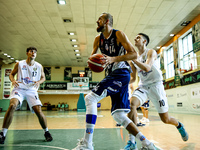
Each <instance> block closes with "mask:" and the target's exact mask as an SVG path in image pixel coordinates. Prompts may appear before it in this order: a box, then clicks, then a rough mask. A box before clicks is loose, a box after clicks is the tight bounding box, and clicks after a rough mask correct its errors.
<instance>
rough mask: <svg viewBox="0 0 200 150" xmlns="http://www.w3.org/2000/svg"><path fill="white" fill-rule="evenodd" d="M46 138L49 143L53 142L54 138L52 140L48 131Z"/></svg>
mask: <svg viewBox="0 0 200 150" xmlns="http://www.w3.org/2000/svg"><path fill="white" fill-rule="evenodd" d="M44 136H45V138H46V141H47V142H50V141H52V140H53V138H52V136H51V134H50V133H49V131H46V132H45V134H44Z"/></svg>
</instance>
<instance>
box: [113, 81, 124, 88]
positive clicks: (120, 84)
mask: <svg viewBox="0 0 200 150" xmlns="http://www.w3.org/2000/svg"><path fill="white" fill-rule="evenodd" d="M113 84H116V85H118V86H119V87H122V82H120V81H113Z"/></svg>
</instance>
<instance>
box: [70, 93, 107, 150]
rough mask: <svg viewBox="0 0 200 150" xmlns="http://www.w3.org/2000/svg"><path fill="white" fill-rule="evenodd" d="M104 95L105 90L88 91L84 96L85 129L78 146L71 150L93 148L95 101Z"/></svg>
mask: <svg viewBox="0 0 200 150" xmlns="http://www.w3.org/2000/svg"><path fill="white" fill-rule="evenodd" d="M104 97H106V91H105V92H103V93H102V94H101V96H99V95H97V94H96V93H94V92H90V93H88V94H87V95H86V96H85V105H86V129H85V133H84V137H83V139H81V141H80V142H79V143H78V146H77V147H75V148H74V149H73V150H82V149H84V150H85V149H88V150H93V149H94V148H93V142H92V141H93V134H94V127H95V123H96V119H97V103H98V102H99V101H100V100H101V99H103V98H104Z"/></svg>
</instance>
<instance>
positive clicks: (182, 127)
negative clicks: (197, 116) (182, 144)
mask: <svg viewBox="0 0 200 150" xmlns="http://www.w3.org/2000/svg"><path fill="white" fill-rule="evenodd" d="M179 123H180V122H179ZM180 124H181V127H180V128H177V129H178V131H179V133H180V134H181V137H182V139H183V141H187V140H188V137H189V136H188V133H187V132H186V130H185V128H184V125H183V124H182V123H180Z"/></svg>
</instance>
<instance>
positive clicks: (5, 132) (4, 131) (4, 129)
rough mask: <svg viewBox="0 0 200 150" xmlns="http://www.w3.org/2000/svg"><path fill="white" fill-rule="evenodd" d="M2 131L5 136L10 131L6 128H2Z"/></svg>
mask: <svg viewBox="0 0 200 150" xmlns="http://www.w3.org/2000/svg"><path fill="white" fill-rule="evenodd" d="M1 131H2V132H3V136H6V134H7V131H8V129H6V128H2V130H1Z"/></svg>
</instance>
